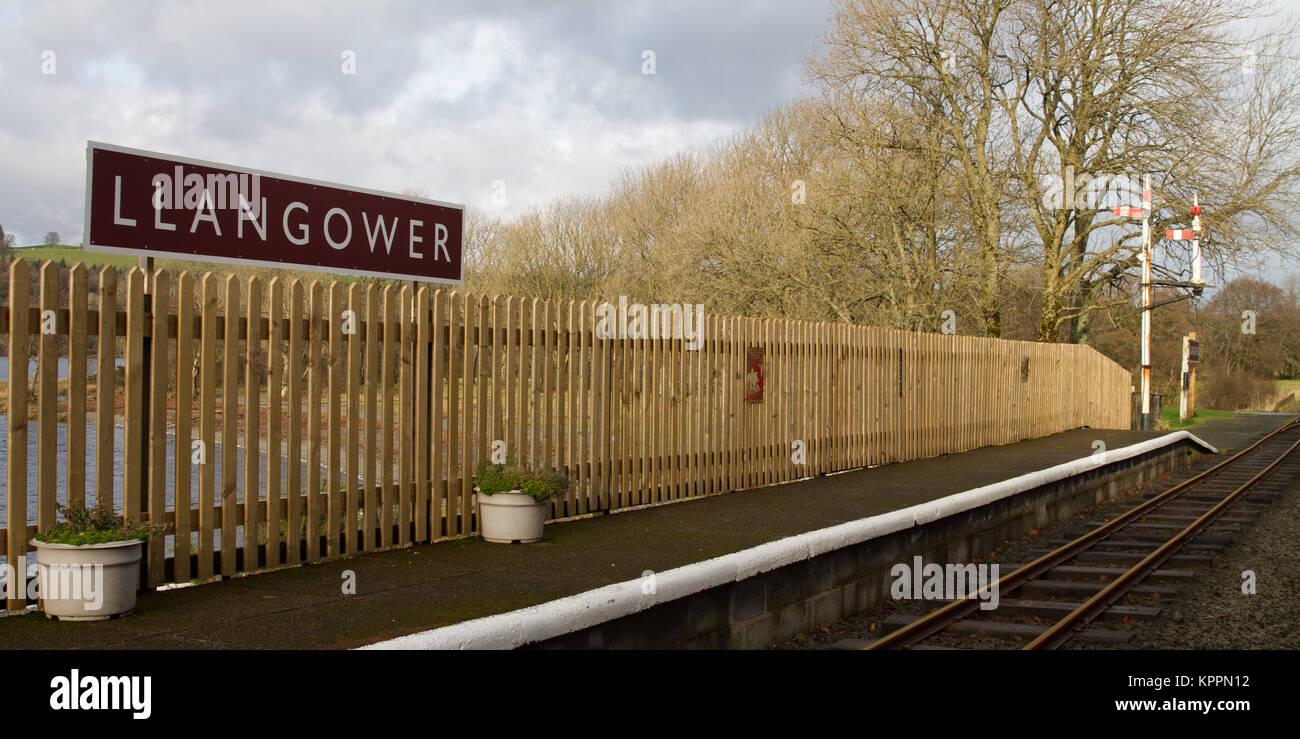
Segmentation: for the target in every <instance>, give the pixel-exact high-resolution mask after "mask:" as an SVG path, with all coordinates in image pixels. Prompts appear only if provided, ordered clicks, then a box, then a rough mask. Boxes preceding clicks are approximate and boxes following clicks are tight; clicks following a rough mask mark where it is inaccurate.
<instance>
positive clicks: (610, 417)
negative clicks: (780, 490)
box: [0, 260, 1131, 608]
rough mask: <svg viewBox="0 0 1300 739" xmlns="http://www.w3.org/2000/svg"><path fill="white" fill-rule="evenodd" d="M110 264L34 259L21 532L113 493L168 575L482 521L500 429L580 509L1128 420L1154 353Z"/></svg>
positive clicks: (17, 500) (11, 378) (10, 328)
mask: <svg viewBox="0 0 1300 739" xmlns="http://www.w3.org/2000/svg"><path fill="white" fill-rule="evenodd" d="M93 277H94V283H95V284H94V285H93V288H94V289H92V285H91V281H92V280H91V278H92V275H91V274H90V272H89V271H88V270H87V269H86V267H85V266H84V265H76V266H75V267H74V268H72V269H71V270H68V271H66V274H65V273H64V272H61V271H60V269H59V267H58V266H57V265H54V264H52V263H46V264H44V265H43V266H41V267H40V268H39V269H38V270H36V269H33V267H32V265H30V264H29V263H27V262H25V261H22V260H15V261H14V262H13V264H12V265H11V266H10V268H9V274H8V298H7V301H6V302H5V303H3V304H0V337H3V338H5V339H7V344H8V359H7V364H8V382H7V383H0V387H5V389H7V394H6V396H5V398H3V399H0V401H2V402H3V405H2V406H0V412H4V413H6V414H7V422H6V425H7V431H8V436H7V441H6V449H7V468H6V470H5V473H4V480H5V483H6V486H7V491H6V494H5V496H3V497H4V501H5V503H6V511H5V517H4V519H5V522H6V524H7V528H6V529H5V531H4V532H3V533H2V534H0V553H2V554H5V555H6V556H7V557H8V558H9V560H10V561H14V558H15V557H16V556H18V555H23V554H24V553H25V552H26V551H27V548H28V544H27V542H28V540H29V539H30V538H31V536H32V535H33V534H34V533H35V531H36V530H37V528H38V527H40V528H44V527H46V526H48V525H49V524H51V523H52V522H54V521H55V519H56V516H57V510H56V505H55V504H56V502H59V503H64V504H67V503H73V502H85V503H87V504H92V503H94V502H95V501H97V500H99V499H109V500H111V501H112V502H113V504H114V505H115V506H117V508H118V509H119V510H121V511H123V514H124V515H125V516H126V517H129V518H133V519H136V520H139V521H161V522H164V523H168V524H171V525H172V526H173V527H174V533H173V534H168V535H165V536H155V537H154V538H153V539H152V540H150V541H149V542H148V548H147V554H146V557H145V573H146V579H145V584H146V585H148V586H156V585H159V584H162V583H166V582H173V581H175V582H183V581H188V580H190V579H193V578H208V577H211V576H214V575H224V576H229V575H232V574H234V573H236V572H240V571H249V570H256V569H260V568H267V567H274V566H277V565H281V564H293V563H298V562H310V561H316V560H320V559H323V558H327V557H332V556H335V555H344V554H351V553H355V552H360V551H369V550H373V549H379V548H385V547H392V546H403V545H407V544H411V543H420V542H427V541H432V540H436V539H440V538H446V537H456V536H463V535H468V534H473V533H474V532H475V531H476V526H477V522H476V521H475V517H474V513H473V512H474V505H473V497H472V496H473V483H472V475H473V470H474V468H475V466H476V465H477V463H478V462H479V460H482V459H485V458H488V457H489V455H491V454H492V453H493V452H494V451H504V452H505V453H506V454H507V455H509V456H510V457H514V458H517V459H519V460H521V461H523V462H525V463H527V464H529V465H531V466H535V467H541V468H553V469H555V470H557V471H559V472H561V473H563V474H565V475H566V476H568V477H569V478H570V479H571V480H572V482H573V484H572V485H571V487H570V489H569V491H568V493H567V495H565V496H564V497H563V498H558V499H553V500H552V502H551V503H550V509H549V514H548V515H549V516H550V517H551V518H555V517H566V516H574V515H581V514H586V513H592V512H598V511H610V510H617V509H621V508H627V507H630V506H638V505H644V504H651V503H660V502H665V501H671V500H677V499H681V498H689V497H695V496H701V495H709V494H713V493H720V492H725V491H730V490H738V489H743V488H748V487H754V486H760V485H770V484H773V483H779V482H783V481H787V480H792V479H798V478H802V477H809V476H813V475H817V474H821V473H827V472H833V471H837V470H844V469H850V468H855V467H862V466H865V465H872V464H880V463H885V462H892V461H898V460H906V459H915V458H919V457H926V456H933V455H938V454H944V453H949V452H956V451H961V450H964V449H971V448H975V447H979V446H984V445H988V444H999V443H1005V442H1013V441H1018V440H1020V439H1024V438H1028V437H1033V436H1039V435H1044V434H1049V433H1053V432H1057V431H1061V430H1064V429H1069V428H1076V427H1080V426H1092V427H1099V428H1128V426H1129V414H1130V397H1129V390H1130V386H1131V377H1130V375H1129V373H1128V372H1127V371H1125V370H1124V369H1123V368H1122V367H1120V366H1119V365H1117V364H1115V363H1114V362H1112V361H1111V360H1109V359H1107V358H1105V357H1104V356H1102V355H1101V354H1099V353H1098V352H1096V351H1095V350H1093V349H1092V348H1090V347H1087V346H1072V345H1058V344H1041V343H1032V342H1019V341H1004V340H996V339H986V338H976V337H968V336H955V335H938V334H921V333H908V332H903V331H894V330H889V329H882V328H873V327H866V326H851V325H844V324H829V323H811V322H805V321H787V320H773V319H749V318H739V317H729V316H717V315H704V316H703V317H702V319H701V320H702V324H701V326H702V329H703V331H702V334H701V335H700V336H699V337H698V339H699V344H698V348H695V349H692V348H691V346H690V345H691V344H692V343H693V342H690V341H687V340H684V339H683V337H682V335H681V334H680V333H677V334H674V335H673V336H672V337H671V338H670V337H663V338H643V337H639V336H636V335H634V336H633V337H630V338H627V337H625V338H605V336H606V334H605V333H603V328H604V327H603V326H599V327H598V321H597V317H598V315H600V313H599V309H598V306H597V304H596V303H593V302H575V301H559V300H535V299H519V298H513V297H495V296H494V297H485V296H481V295H475V294H471V293H465V292H460V291H447V290H434V289H431V288H429V287H427V286H421V287H419V288H418V289H416V288H415V287H414V286H413V285H410V284H406V285H402V284H397V283H389V284H386V285H377V284H366V283H360V282H352V283H342V282H316V281H313V282H310V283H308V282H304V281H299V280H292V281H287V282H286V281H283V280H281V279H278V278H276V279H271V280H269V281H267V280H264V279H262V278H259V277H252V278H248V279H239V278H236V277H235V276H233V275H232V276H229V277H225V278H220V277H218V276H216V275H213V274H210V273H204V274H194V273H189V272H185V273H180V274H179V275H173V274H170V273H168V272H166V271H161V270H160V271H157V272H155V273H153V274H152V275H146V273H145V272H144V271H142V270H140V269H131V270H130V271H129V272H126V273H122V274H119V273H118V272H117V271H116V270H114V269H113V268H111V267H107V268H105V269H103V270H102V271H100V272H98V273H96V274H95V275H93ZM146 277H148V278H149V280H148V281H149V292H148V293H146ZM33 284H35V287H34V288H33V287H32V285H33ZM92 297H93V298H94V300H93V301H92ZM598 328H601V329H602V331H598ZM686 338H687V339H689V338H690V337H689V336H687V337H686ZM29 347H30V348H29ZM751 349H753V350H758V349H761V350H762V359H761V361H762V365H763V369H764V372H763V374H762V379H763V382H762V387H761V392H762V399H761V401H760V402H749V400H747V393H746V388H747V381H746V379H747V378H746V375H747V372H748V371H749V369H750V368H749V367H748V366H747V362H748V361H752V360H753V359H754V358H755V357H756V356H757V355H756V354H751ZM29 352H30V353H29ZM29 357H34V359H31V360H30V361H29ZM33 366H34V368H35V372H34V377H35V379H34V380H32V379H31V377H30V374H31V373H32V369H31V368H32V367H33ZM756 379H757V376H755V377H751V378H749V382H748V388H749V389H750V390H751V391H752V390H755V389H757V383H756V382H755V380H756ZM750 400H752V398H751V399H750ZM25 409H26V410H25ZM33 437H34V441H33ZM29 451H30V453H29ZM29 456H30V458H31V459H30V461H29ZM90 492H93V497H91V496H88V493H90ZM790 504H791V505H798V501H796V500H791V501H790ZM9 607H11V608H15V607H21V604H20V603H16V602H14V601H10V602H9Z"/></svg>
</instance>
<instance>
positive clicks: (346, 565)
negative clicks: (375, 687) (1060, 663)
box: [0, 415, 1289, 649]
mask: <svg viewBox="0 0 1300 739" xmlns="http://www.w3.org/2000/svg"><path fill="white" fill-rule="evenodd" d="M1287 418H1289V416H1280V415H1279V416H1241V417H1239V419H1229V420H1227V421H1221V422H1217V423H1215V424H1214V425H1213V426H1209V425H1207V426H1204V427H1197V428H1193V429H1191V431H1192V433H1194V434H1196V435H1197V436H1199V437H1201V438H1204V439H1205V440H1206V441H1207V442H1209V443H1210V444H1213V445H1215V446H1216V447H1220V448H1221V449H1223V448H1234V447H1240V446H1242V445H1243V444H1244V443H1245V441H1246V440H1247V439H1249V438H1251V437H1253V436H1257V435H1260V434H1262V433H1264V432H1266V431H1268V430H1271V429H1272V428H1276V427H1277V426H1279V425H1281V424H1282V423H1283V422H1284V421H1285V420H1286V419H1287ZM1233 421H1235V423H1234V422H1233ZM1161 435H1162V434H1161V433H1155V432H1142V431H1127V430H1125V431H1103V430H1095V429H1076V430H1073V431H1066V432H1063V433H1059V434H1054V435H1052V436H1048V437H1044V438H1040V439H1032V440H1028V441H1022V442H1019V443H1015V444H1006V445H1002V446H994V447H985V448H982V449H976V450H972V451H968V452H962V453H959V454H951V455H946V456H943V457H936V458H931V459H924V460H917V461H911V462H903V463H899V464H892V465H884V466H880V467H874V468H870V469H864V470H856V471H851V472H845V473H840V474H834V475H829V476H825V477H819V478H813V479H809V480H802V481H798V482H792V483H787V484H784V485H777V486H772V487H766V488H756V489H752V490H744V491H739V492H732V493H727V494H724V495H716V496H711V497H707V498H700V499H694V500H689V501H684V502H679V503H673V504H669V505H662V506H657V507H652V508H645V509H640V510H634V511H627V512H623V513H618V514H614V515H609V516H599V517H594V518H586V519H579V520H573V521H566V522H561V523H553V524H547V527H546V538H545V540H544V541H542V542H540V543H538V544H529V545H502V544H491V543H488V542H484V541H482V540H481V539H477V538H475V539H462V540H454V541H445V542H438V543H434V544H427V545H421V546H415V547H408V548H405V549H396V550H390V551H386V552H379V553H374V554H366V555H361V556H357V557H352V558H346V559H339V560H335V561H331V562H325V563H318V564H313V565H308V566H302V567H294V568H288V569H283V570H279V571H275V572H268V573H263V574H255V575H251V576H247V577H238V578H234V579H230V580H225V581H221V582H214V583H208V584H204V585H197V586H194V587H186V588H177V589H173V590H168V591H161V592H149V593H141V594H140V597H139V602H138V605H137V609H136V613H135V614H134V615H132V616H130V617H127V618H123V619H118V620H115V621H107V622H100V623H57V622H52V621H49V620H47V619H45V618H44V617H43V616H42V615H40V614H27V615H23V616H9V617H5V618H0V649H96V648H109V649H335V648H348V647H356V646H361V645H365V644H370V643H373V642H377V641H381V640H384V639H389V638H393V637H397V636H402V635H406V634H412V633H416V632H420V631H425V630H428V629H432V628H436V627H439V626H445V625H449V624H453V623H458V622H461V621H467V620H470V619H473V618H478V617H482V616H489V615H493V614H497V613H503V612H506V611H511V610H514V609H518V608H524V607H527V606H531V605H536V604H539V603H544V602H547V601H551V600H555V599H558V598H562V597H565V596H569V595H574V594H577V593H580V592H583V591H587V590H591V589H594V588H598V587H601V586H605V585H609V584H612V583H617V582H623V581H627V580H634V579H636V578H638V577H640V576H641V575H642V573H643V572H645V571H646V570H651V571H655V572H662V571H665V570H669V569H672V568H675V567H680V566H683V565H686V564H690V563H692V562H698V561H701V560H705V559H709V558H712V557H717V556H721V555H724V554H729V553H732V552H737V551H740V550H743V549H747V548H750V547H754V546H757V545H759V544H763V543H766V542H770V541H775V540H777V539H780V538H783V537H787V536H791V535H794V534H800V533H803V532H807V531H813V530H816V529H820V528H825V527H828V526H833V525H836V524H840V523H844V522H847V521H852V520H856V519H861V518H865V517H868V516H873V515H876V514H880V513H886V512H889V511H892V510H897V509H900V508H905V507H908V506H912V505H915V504H918V503H923V502H926V501H930V500H934V499H936V498H941V497H944V496H947V495H951V494H953V493H957V492H961V491H965V490H969V489H972V488H976V487H980V486H982V485H987V484H990V483H994V482H998V481H1001V480H1005V479H1008V478H1012V477H1016V476H1018V475H1021V474H1024V473H1027V472H1032V471H1035V470H1040V469H1044V468H1047V467H1051V466H1053V465H1057V464H1060V463H1063V462H1068V461H1071V460H1075V459H1079V458H1081V457H1086V456H1088V455H1090V454H1092V452H1093V451H1094V446H1093V442H1094V441H1097V440H1100V441H1102V442H1104V443H1105V444H1106V447H1107V448H1108V449H1118V448H1119V447H1123V446H1127V445H1130V444H1134V443H1137V442H1139V441H1143V440H1146V439H1150V438H1154V437H1156V436H1161ZM345 571H351V572H352V573H354V575H355V582H356V594H355V595H344V594H343V593H342V584H343V577H344V574H345Z"/></svg>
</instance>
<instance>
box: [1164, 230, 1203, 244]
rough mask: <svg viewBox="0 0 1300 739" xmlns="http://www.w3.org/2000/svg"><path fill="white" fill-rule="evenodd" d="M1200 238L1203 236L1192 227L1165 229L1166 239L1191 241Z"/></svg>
mask: <svg viewBox="0 0 1300 739" xmlns="http://www.w3.org/2000/svg"><path fill="white" fill-rule="evenodd" d="M1199 238H1201V237H1200V235H1199V234H1197V232H1196V231H1193V230H1192V229H1190V228H1182V229H1178V228H1171V229H1169V230H1167V231H1165V239H1167V240H1169V241H1191V240H1192V239H1199Z"/></svg>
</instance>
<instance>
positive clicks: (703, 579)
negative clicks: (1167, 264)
mask: <svg viewBox="0 0 1300 739" xmlns="http://www.w3.org/2000/svg"><path fill="white" fill-rule="evenodd" d="M1185 440H1186V441H1190V442H1191V443H1193V444H1196V445H1198V446H1200V447H1201V448H1202V449H1204V450H1205V451H1207V452H1209V453H1212V454H1213V453H1217V452H1218V450H1217V449H1215V448H1214V447H1213V446H1212V445H1210V444H1208V443H1206V442H1205V441H1204V440H1202V439H1200V438H1198V437H1197V436H1195V435H1194V434H1192V433H1190V432H1188V431H1176V432H1173V433H1170V434H1166V435H1164V436H1160V437H1157V438H1155V439H1150V440H1148V441H1144V442H1140V443H1138V444H1133V445H1130V446H1126V447H1121V448H1119V449H1113V450H1106V451H1103V452H1097V453H1094V454H1091V455H1089V456H1087V457H1084V458H1081V459H1076V460H1073V461H1070V462H1064V463H1062V464H1058V465H1055V466H1053V467H1048V468H1046V469H1043V470H1038V471H1035V472H1030V473H1027V474H1024V475H1020V476H1017V477H1013V478H1009V479H1007V480H1003V481H1001V482H996V483H993V484H990V485H985V486H983V487H979V488H973V489H971V490H966V491H963V492H960V493H955V494H952V495H949V496H946V497H943V498H939V499H937V500H933V501H930V502H927V503H922V504H919V505H915V506H911V507H908V508H903V509H899V510H897V511H891V512H889V513H884V514H880V515H876V516H871V517H868V518H863V519H859V520H857V521H850V522H847V523H843V524H840V525H837V526H831V527H828V528H824V529H819V530H816V531H809V532H806V533H803V534H798V535H795V536H790V537H786V538H783V539H778V540H777V541H773V542H769V543H767V544H762V545H759V546H757V547H752V548H750V549H745V550H742V551H739V552H733V553H731V554H726V555H723V556H721V557H715V558H713V559H708V560H704V561H702V562H695V563H692V564H689V565H685V566H683V567H678V568H674V569H671V570H667V571H664V572H659V573H655V580H654V586H655V587H654V588H649V587H648V582H645V581H643V580H641V579H636V580H628V581H625V582H620V583H615V584H612V585H607V586H605V587H601V588H596V589H594V590H588V591H586V592H583V593H578V594H576V595H572V596H568V597H565V598H560V599H558V600H553V601H549V602H547V603H541V604H539V605H536V606H530V607H528V608H522V609H519V610H515V611H510V612H507V613H500V614H496V615H492V616H486V617H483V618H477V619H473V620H470V621H464V622H462V623H458V624H452V625H450V626H443V627H440V628H437V629H431V630H428V631H423V632H418V633H414V634H408V635H406V636H401V637H397V638H394V639H388V640H384V641H380V642H376V643H374V644H368V645H365V646H362V647H359V649H410V650H417V649H420V650H423V649H515V648H518V647H521V646H524V645H527V644H532V643H537V642H541V641H545V640H547V639H552V638H555V637H558V636H563V635H565V634H569V633H572V632H575V631H580V630H582V629H586V628H590V627H592V626H596V625H598V624H601V623H605V622H607V621H612V620H614V619H618V618H622V617H624V616H628V615H631V614H634V613H638V612H640V611H644V610H646V609H648V608H651V607H653V606H656V605H659V604H662V603H668V602H671V601H673V600H676V599H679V598H684V597H687V596H690V595H693V594H695V593H699V592H701V591H704V590H707V589H709V588H714V587H717V586H719V585H724V584H726V583H729V582H739V581H741V580H744V579H746V578H749V577H752V576H754V575H756V574H759V573H763V572H768V571H771V570H775V569H778V568H781V567H784V566H786V565H789V564H792V563H795V562H799V561H803V560H807V559H811V558H813V557H817V556H819V555H822V554H826V553H828V552H832V551H835V550H837V549H841V548H844V547H847V546H852V545H854V544H859V543H862V542H864V541H868V540H870V539H873V538H877V537H881V536H885V535H887V534H891V533H894V532H897V531H901V530H904V529H908V528H911V527H914V526H920V525H924V524H927V523H930V522H933V521H936V520H939V519H941V518H945V517H947V516H952V515H955V514H958V513H961V512H963V511H967V510H971V509H973V508H977V507H979V506H982V505H985V504H988V503H990V502H993V501H996V500H1000V499H1003V498H1007V497H1010V496H1013V495H1016V494H1019V493H1022V492H1025V491H1027V490H1032V489H1035V488H1038V487H1041V486H1043V485H1048V484H1051V483H1055V482H1058V481H1060V480H1064V479H1067V478H1070V477H1074V476H1076V475H1080V474H1083V473H1086V472H1088V471H1090V470H1094V469H1098V468H1101V467H1105V466H1107V465H1110V464H1114V463H1116V462H1120V461H1123V460H1126V459H1131V458H1133V457H1136V456H1139V455H1142V454H1147V453H1149V452H1152V451H1155V450H1159V449H1162V448H1165V447H1169V446H1172V445H1175V444H1178V443H1180V442H1183V441H1185ZM650 590H653V592H647V591H650Z"/></svg>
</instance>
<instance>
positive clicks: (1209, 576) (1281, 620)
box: [772, 461, 1300, 650]
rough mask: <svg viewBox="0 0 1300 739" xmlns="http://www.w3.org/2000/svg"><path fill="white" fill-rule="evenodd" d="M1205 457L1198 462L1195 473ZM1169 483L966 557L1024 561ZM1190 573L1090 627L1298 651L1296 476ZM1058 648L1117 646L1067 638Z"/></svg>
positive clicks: (845, 623)
mask: <svg viewBox="0 0 1300 739" xmlns="http://www.w3.org/2000/svg"><path fill="white" fill-rule="evenodd" d="M1212 463H1213V462H1212V461H1207V462H1206V464H1205V465H1204V466H1201V465H1198V466H1197V467H1196V471H1200V470H1203V469H1205V467H1208V466H1209V464H1212ZM1171 484H1172V482H1171V481H1170V480H1168V479H1164V480H1158V481H1152V482H1149V483H1147V484H1146V485H1143V486H1141V487H1138V488H1136V489H1134V490H1130V491H1126V492H1125V493H1123V494H1121V495H1120V496H1119V497H1117V498H1116V499H1115V500H1113V501H1110V502H1108V503H1105V504H1102V505H1099V506H1095V507H1093V508H1090V509H1088V510H1086V511H1083V512H1081V513H1080V514H1078V515H1076V516H1074V517H1073V518H1071V519H1068V520H1066V521H1061V522H1058V523H1055V524H1052V525H1051V526H1048V527H1044V528H1043V529H1042V530H1039V531H1037V532H1036V533H1034V534H1032V535H1030V536H1026V537H1024V538H1023V539H1018V540H1011V541H1007V542H1004V543H1003V544H1002V545H1001V546H999V547H998V548H997V549H996V550H995V551H993V552H992V553H990V555H989V556H988V557H985V558H983V559H982V560H974V561H975V562H981V561H982V562H989V563H994V562H1025V561H1028V560H1027V558H1026V557H1027V555H1026V554H1025V552H1026V550H1028V549H1030V548H1033V547H1043V546H1046V545H1045V544H1044V543H1043V542H1045V541H1047V540H1049V539H1052V538H1064V534H1065V531H1067V530H1068V529H1071V528H1081V527H1080V524H1081V523H1083V522H1084V521H1095V520H1103V519H1109V518H1111V517H1114V516H1115V515H1118V514H1120V513H1123V512H1124V511H1127V510H1128V509H1130V508H1132V507H1133V506H1134V505H1136V504H1137V503H1138V502H1140V501H1141V500H1142V493H1144V492H1146V491H1148V490H1156V491H1163V490H1165V489H1168V488H1169V487H1170V485H1171ZM1244 570H1252V571H1253V572H1254V573H1255V575H1256V582H1255V591H1256V593H1255V594H1254V595H1246V594H1243V593H1242V582H1243V580H1242V572H1243V571H1244ZM1196 572H1197V575H1196V578H1195V579H1194V580H1193V581H1192V582H1191V583H1186V584H1182V585H1179V586H1178V589H1179V592H1178V596H1177V597H1176V598H1174V599H1172V600H1167V601H1165V602H1164V603H1162V604H1160V606H1161V608H1162V609H1164V611H1165V612H1163V613H1162V614H1161V615H1160V616H1159V617H1158V618H1155V619H1153V620H1151V621H1143V622H1139V623H1133V624H1122V625H1121V624H1118V623H1116V622H1111V621H1107V622H1101V623H1099V624H1098V625H1099V626H1100V627H1102V628H1111V629H1114V628H1122V629H1125V630H1131V631H1132V632H1133V637H1132V640H1131V641H1130V642H1129V643H1127V644H1126V645H1124V646H1122V647H1119V648H1122V649H1187V650H1200V649H1300V480H1296V481H1293V482H1292V483H1291V484H1290V485H1288V486H1287V487H1286V488H1284V494H1283V495H1282V497H1281V498H1279V499H1277V500H1275V501H1274V502H1273V503H1271V504H1266V505H1263V506H1261V510H1260V513H1259V515H1258V517H1256V519H1255V521H1254V522H1253V523H1252V524H1251V525H1250V526H1248V527H1247V528H1246V529H1245V530H1244V531H1241V532H1239V533H1238V534H1236V535H1235V536H1233V542H1232V544H1231V545H1230V546H1229V547H1228V548H1227V549H1226V550H1225V551H1224V552H1222V553H1221V554H1218V555H1216V556H1215V559H1214V561H1213V562H1212V563H1211V564H1210V566H1208V567H1204V568H1196ZM1001 574H1006V573H1005V572H1003V573H1001ZM1126 602H1130V601H1126ZM1143 605H1150V602H1146V603H1143ZM933 607H934V604H932V603H926V602H924V601H903V602H897V603H895V602H887V603H883V604H880V605H878V606H875V607H873V608H871V609H868V610H866V611H863V612H861V613H858V614H855V615H853V616H850V617H848V618H846V619H844V620H842V621H840V622H838V623H836V624H834V625H832V626H828V627H822V628H818V629H814V630H812V631H808V632H805V633H802V634H798V635H796V636H795V637H794V638H793V639H791V640H789V641H786V642H783V643H781V644H777V645H775V646H774V647H772V648H774V649H825V648H827V647H830V646H831V645H832V644H834V643H835V642H837V641H840V640H841V639H867V640H870V639H875V638H878V637H879V636H880V630H879V628H880V627H879V625H880V622H881V621H883V620H884V619H885V618H888V617H889V616H890V615H891V614H894V613H905V614H908V615H910V616H915V617H919V616H921V615H923V614H925V613H926V612H928V611H929V610H931V609H932V608H933ZM1017 620H1019V619H1017ZM927 643H928V644H936V645H944V646H954V647H961V646H965V647H979V648H985V649H987V648H995V649H1018V648H1020V646H1022V645H1023V642H1017V641H1009V640H1003V639H993V638H989V637H986V636H983V635H977V636H973V637H972V636H963V637H957V636H948V635H946V634H941V635H937V636H936V637H932V638H931V639H930V640H929V641H928V642H927ZM1066 648H1077V649H1115V648H1117V647H1114V646H1109V647H1108V646H1102V645H1091V644H1074V643H1071V644H1070V645H1067V647H1066Z"/></svg>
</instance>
